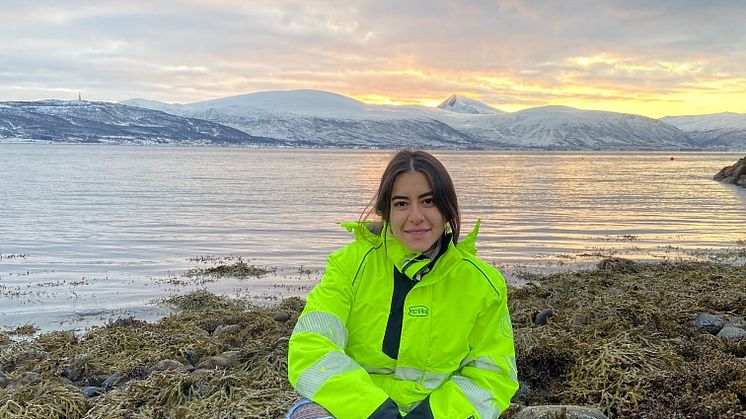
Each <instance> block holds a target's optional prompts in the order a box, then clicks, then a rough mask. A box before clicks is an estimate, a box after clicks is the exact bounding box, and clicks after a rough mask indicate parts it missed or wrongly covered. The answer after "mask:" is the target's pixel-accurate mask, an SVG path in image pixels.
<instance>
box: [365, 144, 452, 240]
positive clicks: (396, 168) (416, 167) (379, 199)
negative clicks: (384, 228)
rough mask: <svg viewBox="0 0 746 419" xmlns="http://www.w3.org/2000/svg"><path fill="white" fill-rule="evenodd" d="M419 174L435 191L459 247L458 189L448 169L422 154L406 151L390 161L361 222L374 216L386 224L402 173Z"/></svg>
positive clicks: (434, 198) (439, 205) (435, 199)
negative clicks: (423, 176)
mask: <svg viewBox="0 0 746 419" xmlns="http://www.w3.org/2000/svg"><path fill="white" fill-rule="evenodd" d="M407 172H420V173H422V174H424V175H425V176H426V177H427V179H428V180H429V181H430V185H432V187H433V200H434V202H435V206H436V207H437V208H438V210H439V211H440V213H441V214H443V217H445V219H446V223H448V225H449V226H450V227H451V232H452V233H453V242H454V243H458V237H459V233H460V231H461V214H460V212H459V209H458V199H457V198H456V189H455V188H454V186H453V180H451V175H449V174H448V171H447V170H446V168H445V166H443V163H441V162H440V160H438V159H436V158H435V157H434V156H433V155H432V154H430V153H427V152H424V151H420V150H410V149H404V150H401V151H399V152H398V153H396V155H395V156H394V157H393V158H392V159H391V161H389V164H388V166H386V170H384V171H383V175H382V176H381V184H380V185H379V186H378V191H377V192H376V195H375V196H374V197H373V199H372V200H371V202H370V203H369V204H368V206H367V207H366V209H365V211H364V212H363V214H362V215H361V217H360V218H361V219H364V220H367V219H369V218H370V217H371V216H372V215H373V214H374V213H375V214H376V215H377V216H378V217H380V218H381V220H383V221H384V222H385V223H386V224H388V223H389V221H390V215H391V193H392V190H393V189H394V181H395V180H396V177H397V176H399V175H400V174H402V173H407Z"/></svg>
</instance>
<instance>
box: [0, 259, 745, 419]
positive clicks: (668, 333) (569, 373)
mask: <svg viewBox="0 0 746 419" xmlns="http://www.w3.org/2000/svg"><path fill="white" fill-rule="evenodd" d="M606 262H607V263H603V264H601V265H600V268H599V269H597V270H594V271H578V272H571V273H561V274H554V275H548V276H538V275H533V276H532V282H531V283H529V284H528V285H526V286H524V287H521V288H511V289H510V290H509V293H510V296H509V302H510V309H511V313H512V317H513V326H514V333H515V339H516V355H517V356H516V358H517V364H518V369H519V378H520V379H521V381H522V389H521V390H520V392H519V394H518V395H517V396H516V397H515V399H514V401H516V402H517V403H518V404H524V405H525V404H530V405H536V404H576V405H577V404H580V405H589V406H596V407H598V408H600V409H601V410H603V411H604V412H605V413H606V414H607V415H609V416H610V417H612V418H654V419H657V418H660V419H662V418H688V417H697V418H705V419H707V418H725V417H744V416H746V360H745V359H744V357H746V339H724V338H719V337H716V336H714V335H710V334H707V333H701V332H699V331H697V330H696V329H695V328H694V327H693V325H692V320H693V319H694V317H695V315H696V314H697V313H699V312H710V313H715V314H720V315H723V316H724V317H726V318H735V317H738V316H740V317H744V316H746V268H744V267H734V266H727V265H719V264H714V263H680V264H673V263H658V264H650V265H644V264H630V263H627V262H624V261H606ZM169 303H170V304H172V305H173V306H175V307H176V308H178V309H179V312H178V313H177V314H173V315H171V316H168V317H165V318H163V319H161V320H160V321H159V322H157V323H147V322H144V321H140V320H135V319H119V320H117V321H114V322H111V323H109V324H107V325H105V326H103V327H100V328H96V329H93V330H91V331H89V332H88V333H86V334H85V335H83V336H76V335H75V334H73V333H72V332H49V333H44V334H42V335H40V336H38V337H37V338H35V339H33V340H29V341H25V342H16V343H13V344H8V343H5V344H3V343H2V341H3V339H6V340H7V338H8V334H5V335H3V334H2V333H0V372H2V373H3V374H4V375H5V376H6V379H7V380H6V383H7V382H10V383H11V384H10V385H7V386H6V387H4V388H3V386H2V385H0V417H2V418H22V417H23V418H26V417H30V418H35V417H39V418H41V417H45V418H47V417H49V418H68V419H74V418H175V417H179V418H182V417H183V418H203V417H211V418H245V417H251V418H275V417H281V416H283V414H284V412H286V411H287V409H288V408H289V407H290V405H291V404H292V403H293V401H294V400H295V399H296V397H297V396H296V395H295V393H294V392H293V391H292V389H291V388H290V386H289V384H288V382H287V344H288V339H289V335H290V333H291V331H292V328H293V326H294V324H295V321H296V320H297V318H298V315H299V313H300V311H301V310H302V308H303V306H304V302H303V301H302V300H300V299H297V298H291V299H288V300H285V301H283V302H282V303H280V304H279V305H277V306H275V307H271V308H257V307H252V306H250V305H248V303H247V302H245V301H241V300H235V299H228V298H224V297H219V296H215V295H213V294H210V293H208V292H206V291H196V292H193V293H190V294H187V295H184V296H180V297H176V298H173V299H171V300H169ZM547 309H551V314H552V315H551V317H546V318H545V319H544V320H543V321H542V323H543V324H541V325H538V324H535V322H534V319H535V316H536V314H537V313H538V312H541V311H543V310H547ZM115 373H116V374H115ZM119 376H123V377H124V378H123V379H121V380H120V379H117V380H113V379H112V377H119ZM86 386H93V387H92V388H93V389H94V390H96V391H98V390H97V389H100V392H102V393H103V395H101V396H97V397H86V396H84V395H83V390H84V389H86ZM89 388H91V387H89ZM94 393H95V391H94ZM518 410H519V406H518V405H515V406H514V407H513V408H512V409H510V410H509V411H508V412H506V413H505V414H504V415H503V417H506V418H508V417H511V416H512V414H513V412H516V411H518Z"/></svg>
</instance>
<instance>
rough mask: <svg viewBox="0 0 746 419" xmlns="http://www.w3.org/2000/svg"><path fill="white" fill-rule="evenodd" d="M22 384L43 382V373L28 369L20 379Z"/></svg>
mask: <svg viewBox="0 0 746 419" xmlns="http://www.w3.org/2000/svg"><path fill="white" fill-rule="evenodd" d="M20 382H21V384H28V385H34V384H39V383H40V382H41V375H40V374H39V373H36V372H33V371H27V372H26V374H23V377H21V380H20Z"/></svg>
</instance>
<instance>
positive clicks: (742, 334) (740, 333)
mask: <svg viewBox="0 0 746 419" xmlns="http://www.w3.org/2000/svg"><path fill="white" fill-rule="evenodd" d="M717 337H719V338H724V339H742V338H746V330H743V329H741V328H740V327H735V326H725V327H724V328H722V329H720V331H719V332H718V334H717Z"/></svg>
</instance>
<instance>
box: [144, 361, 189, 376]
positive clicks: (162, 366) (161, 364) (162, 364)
mask: <svg viewBox="0 0 746 419" xmlns="http://www.w3.org/2000/svg"><path fill="white" fill-rule="evenodd" d="M183 367H184V364H182V363H181V362H179V361H177V360H175V359H164V360H161V361H158V363H157V364H155V365H153V366H152V367H151V368H150V372H151V373H154V372H161V371H171V370H177V369H179V368H183Z"/></svg>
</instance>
